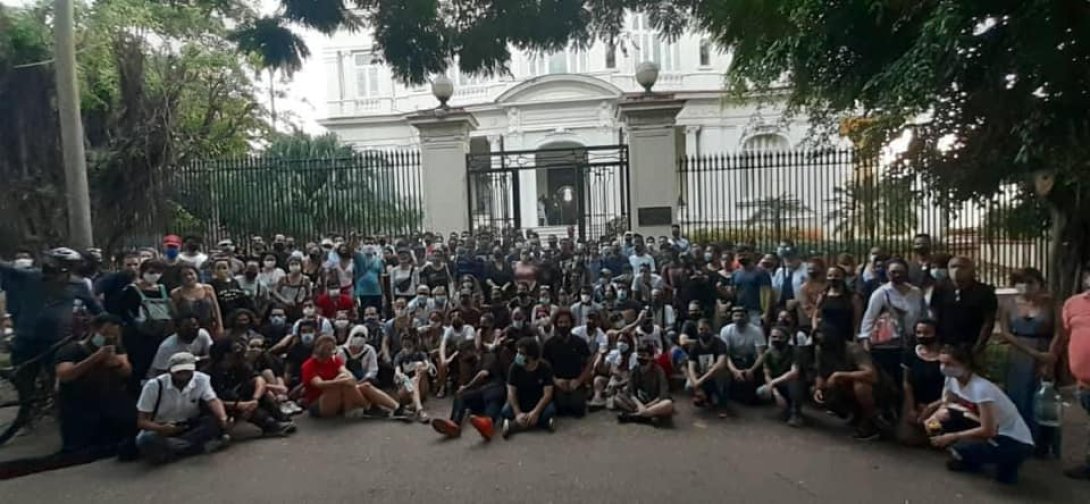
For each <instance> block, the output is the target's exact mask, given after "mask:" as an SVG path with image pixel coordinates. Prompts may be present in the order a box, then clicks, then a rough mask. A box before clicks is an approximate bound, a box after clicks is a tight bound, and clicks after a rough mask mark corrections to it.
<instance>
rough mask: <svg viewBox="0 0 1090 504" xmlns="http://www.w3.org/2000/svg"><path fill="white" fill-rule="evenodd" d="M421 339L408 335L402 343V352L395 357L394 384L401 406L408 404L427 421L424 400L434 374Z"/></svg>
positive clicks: (418, 415)
mask: <svg viewBox="0 0 1090 504" xmlns="http://www.w3.org/2000/svg"><path fill="white" fill-rule="evenodd" d="M419 344H420V342H419V338H417V337H415V336H410V335H407V336H406V337H405V338H404V339H402V341H401V351H400V352H398V353H397V355H395V356H394V362H393V365H394V383H396V384H397V398H398V402H399V403H401V404H406V403H408V404H409V405H410V406H412V408H413V411H416V412H417V413H416V415H417V417H418V418H420V419H421V420H426V419H427V413H425V412H424V399H425V398H427V397H428V389H429V386H428V377H429V375H430V374H431V372H432V369H433V368H432V367H431V364H430V363H431V361H430V360H429V358H428V354H427V352H425V351H424V350H423V349H422V348H420V347H419Z"/></svg>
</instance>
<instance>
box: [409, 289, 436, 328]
mask: <svg viewBox="0 0 1090 504" xmlns="http://www.w3.org/2000/svg"><path fill="white" fill-rule="evenodd" d="M405 309H406V310H408V312H409V314H410V316H411V317H412V320H413V325H414V326H422V325H426V324H427V323H428V316H429V315H431V312H433V311H436V309H437V308H436V305H435V300H434V299H432V298H431V288H430V287H428V286H427V285H420V286H418V287H417V288H416V297H414V298H413V299H412V300H411V301H409V304H408V305H407V306H406V307H405Z"/></svg>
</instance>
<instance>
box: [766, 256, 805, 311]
mask: <svg viewBox="0 0 1090 504" xmlns="http://www.w3.org/2000/svg"><path fill="white" fill-rule="evenodd" d="M776 253H777V255H778V256H779V257H780V259H781V260H783V265H781V266H780V267H779V268H777V269H776V274H775V275H773V276H772V289H773V290H774V291H775V292H776V306H777V307H778V308H783V307H784V306H786V305H787V302H788V301H793V300H795V299H797V298H798V296H799V291H800V290H802V284H803V283H805V282H806V268H803V267H802V258H800V257H799V253H798V250H796V249H795V244H794V243H792V242H791V241H790V240H784V241H782V242H780V246H779V247H778V248H777V249H776Z"/></svg>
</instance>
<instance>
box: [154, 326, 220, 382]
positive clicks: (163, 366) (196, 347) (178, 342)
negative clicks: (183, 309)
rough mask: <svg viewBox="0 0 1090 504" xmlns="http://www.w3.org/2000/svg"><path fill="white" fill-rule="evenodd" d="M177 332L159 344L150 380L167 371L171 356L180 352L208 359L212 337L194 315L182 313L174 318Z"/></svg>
mask: <svg viewBox="0 0 1090 504" xmlns="http://www.w3.org/2000/svg"><path fill="white" fill-rule="evenodd" d="M174 327H175V329H176V332H175V333H174V334H172V335H170V336H168V337H167V338H166V339H164V340H163V342H162V343H160V344H159V350H158V351H156V352H155V359H153V360H152V361H151V368H150V369H148V378H155V377H156V376H159V375H161V374H163V373H165V372H166V371H167V363H168V362H169V361H170V356H172V355H174V354H176V353H178V352H188V353H190V354H192V355H195V356H196V357H197V358H198V359H203V358H207V357H208V352H209V351H210V350H211V349H212V335H210V334H208V331H206V330H204V329H202V328H201V327H200V323H199V322H198V321H197V317H196V316H195V315H193V314H192V313H182V314H179V315H178V316H176V317H174Z"/></svg>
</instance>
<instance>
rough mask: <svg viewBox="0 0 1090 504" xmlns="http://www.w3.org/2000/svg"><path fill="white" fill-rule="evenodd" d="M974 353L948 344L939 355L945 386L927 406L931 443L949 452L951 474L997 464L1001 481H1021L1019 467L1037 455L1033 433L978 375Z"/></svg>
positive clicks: (1010, 404) (1001, 395) (1006, 399)
mask: <svg viewBox="0 0 1090 504" xmlns="http://www.w3.org/2000/svg"><path fill="white" fill-rule="evenodd" d="M971 352H972V349H971V347H968V346H966V345H961V346H954V345H946V346H944V347H943V349H942V351H941V352H940V354H939V366H940V369H941V370H942V374H943V375H945V376H946V383H945V385H944V388H943V394H942V399H941V400H940V401H937V402H936V403H934V404H933V405H932V406H931V407H929V408H928V410H929V411H928V413H930V416H929V418H928V419H927V421H926V425H927V427H928V430H929V431H930V433H931V434H932V437H931V444H932V445H934V446H937V447H939V448H947V449H948V450H949V452H950V459H949V460H948V461H947V462H946V467H947V468H948V469H950V470H951V471H957V472H977V471H979V470H981V469H982V468H983V466H985V465H991V464H995V465H996V474H995V479H996V480H997V481H999V482H1000V483H1006V484H1014V483H1017V482H1018V468H1019V467H1020V466H1021V465H1022V462H1023V461H1025V460H1026V459H1027V458H1029V456H1030V455H1031V454H1032V453H1033V447H1034V444H1033V435H1032V434H1031V433H1030V431H1029V427H1027V426H1026V422H1025V421H1024V420H1022V416H1021V415H1020V414H1019V413H1018V408H1016V407H1015V406H1014V403H1013V402H1011V400H1010V398H1009V397H1007V395H1006V394H1004V393H1003V391H1002V390H1001V389H1000V388H999V387H998V386H996V385H995V384H994V383H992V382H990V381H988V380H987V379H985V378H984V377H982V376H980V375H979V374H977V373H976V372H975V371H974V369H973V362H972V360H973V355H972V353H971ZM955 405H957V406H963V407H966V409H965V410H962V409H955V408H954V407H953V406H955ZM932 411H933V413H932Z"/></svg>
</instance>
